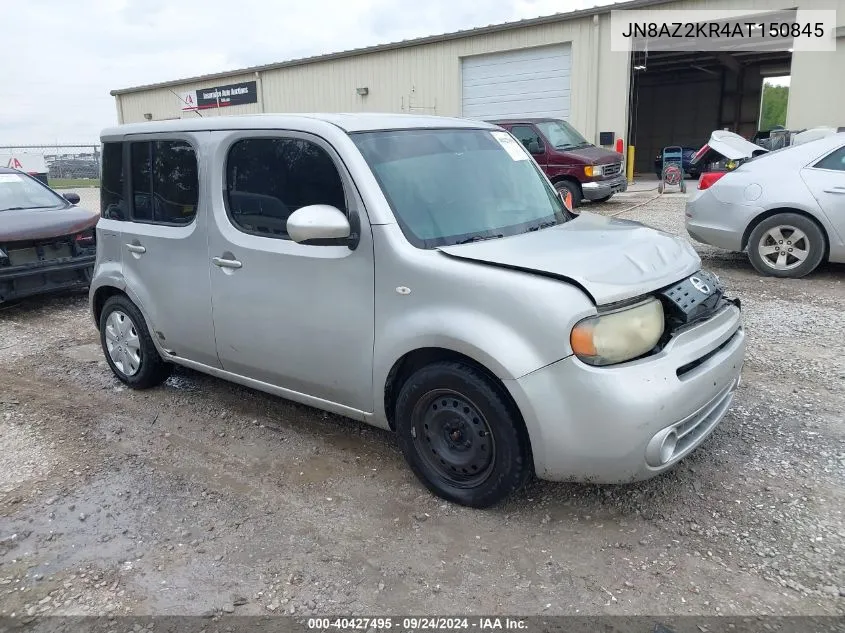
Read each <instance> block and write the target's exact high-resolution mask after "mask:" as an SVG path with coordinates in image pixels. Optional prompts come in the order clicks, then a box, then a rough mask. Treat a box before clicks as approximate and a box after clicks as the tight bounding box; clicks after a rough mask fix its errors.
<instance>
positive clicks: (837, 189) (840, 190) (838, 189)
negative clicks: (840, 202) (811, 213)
mask: <svg viewBox="0 0 845 633" xmlns="http://www.w3.org/2000/svg"><path fill="white" fill-rule="evenodd" d="M824 192H825V193H842V194H845V187H834V188H833V189H825V190H824Z"/></svg>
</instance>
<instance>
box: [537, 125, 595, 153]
mask: <svg viewBox="0 0 845 633" xmlns="http://www.w3.org/2000/svg"><path fill="white" fill-rule="evenodd" d="M536 125H537V127H538V128H540V131H541V132H542V133H543V136H545V137H546V139H548V141H549V143H551V144H552V146H553V147H554V148H555V149H572V148H574V147H583V146H584V145H591V143H590V142H589V141H588V140H587V139H585V138H584V137H583V136H581V133H580V132H579V131H578V130H576V129H575V128H574V127H572V126H571V125H569V123H567V122H566V121H560V120H558V121H540V122H539V123H537V124H536Z"/></svg>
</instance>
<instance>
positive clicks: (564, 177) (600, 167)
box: [490, 118, 628, 207]
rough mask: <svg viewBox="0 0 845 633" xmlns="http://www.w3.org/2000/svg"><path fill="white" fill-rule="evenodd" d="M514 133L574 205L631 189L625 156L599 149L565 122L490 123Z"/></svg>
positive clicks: (555, 120) (514, 120)
mask: <svg viewBox="0 0 845 633" xmlns="http://www.w3.org/2000/svg"><path fill="white" fill-rule="evenodd" d="M490 123H493V124H494V125H498V126H500V127H502V128H504V129H506V130H507V131H508V132H510V133H511V134H513V136H514V137H516V139H517V140H518V141H520V142H521V143H522V144H523V146H525V149H527V150H528V151H529V152H530V153H531V155H532V156H533V157H534V160H536V161H537V164H538V165H540V167H541V168H542V170H543V171H544V172H546V175H547V176H548V177H549V179H550V180H551V181H552V182H553V183H554V185H555V187H556V188H557V189H558V191H561V190H563V191H566V190H568V191H569V192H570V193H571V194H572V206H573V207H577V206H578V205H580V204H581V202H582V201H583V200H590V201H593V202H604V201H605V200H607V199H609V198H610V196H612V195H613V194H614V193H620V192H622V191H625V190H626V189H627V188H628V182H627V180H626V179H625V173H624V171H623V170H622V154H620V153H618V152H614V151H612V150H609V149H604V148H603V147H596V146H595V145H593V144H592V143H590V142H589V141H587V139H585V138H584V137H583V136H581V134H580V133H579V132H578V130H576V129H575V128H574V127H572V126H571V125H569V123H567V122H566V121H563V120H561V119H545V118H542V119H539V118H538V119H533V118H526V119H507V120H499V121H490Z"/></svg>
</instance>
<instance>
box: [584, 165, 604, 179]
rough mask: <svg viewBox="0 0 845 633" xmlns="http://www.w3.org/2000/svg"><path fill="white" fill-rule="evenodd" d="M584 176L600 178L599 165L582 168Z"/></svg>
mask: <svg viewBox="0 0 845 633" xmlns="http://www.w3.org/2000/svg"><path fill="white" fill-rule="evenodd" d="M584 175H585V176H587V177H589V178H593V177H594V176H601V165H587V166H586V167H584Z"/></svg>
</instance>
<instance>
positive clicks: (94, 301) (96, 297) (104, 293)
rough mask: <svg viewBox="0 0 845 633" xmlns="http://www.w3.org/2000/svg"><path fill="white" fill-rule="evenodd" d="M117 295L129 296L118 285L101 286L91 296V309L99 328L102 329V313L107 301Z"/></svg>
mask: <svg viewBox="0 0 845 633" xmlns="http://www.w3.org/2000/svg"><path fill="white" fill-rule="evenodd" d="M115 295H124V296H126V297H127V298H128V295H127V294H126V292H125V291H124V290H123V289H122V288H118V287H117V286H100V287H99V288H97V289H96V290H95V291H94V294H93V296H92V298H91V311H92V314H93V316H94V324H95V325H96V327H97V329H98V330H99V329H100V315H102V313H103V306H105V305H106V301H108V300H109V299H110V298H111V297H114V296H115Z"/></svg>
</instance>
